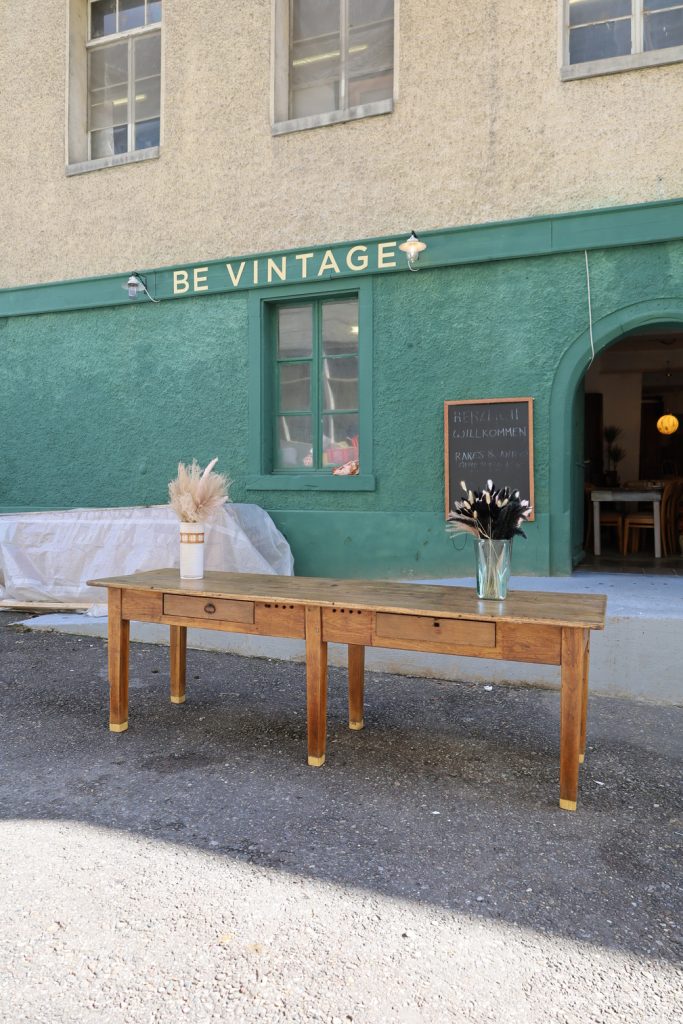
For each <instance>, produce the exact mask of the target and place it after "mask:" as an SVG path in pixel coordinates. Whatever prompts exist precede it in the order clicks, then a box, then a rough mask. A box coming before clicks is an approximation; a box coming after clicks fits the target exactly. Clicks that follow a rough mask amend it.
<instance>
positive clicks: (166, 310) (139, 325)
mask: <svg viewBox="0 0 683 1024" xmlns="http://www.w3.org/2000/svg"><path fill="white" fill-rule="evenodd" d="M590 268H591V285H592V298H593V315H594V320H595V337H596V348H598V350H599V348H600V347H604V346H606V345H607V344H609V343H610V342H611V341H612V340H614V339H615V338H616V337H618V335H619V334H620V333H622V332H623V331H624V330H627V329H631V328H632V327H634V326H637V325H638V324H639V323H646V322H655V321H657V320H665V319H668V320H672V319H674V320H678V319H683V242H681V241H669V242H658V243H655V244H650V245H638V246H621V247H619V248H614V249H609V250H604V251H600V250H594V251H592V252H591V254H590ZM371 280H372V287H373V334H374V337H373V346H374V350H373V373H374V473H375V476H376V488H375V490H371V491H363V492H327V491H321V492H309V491H306V492H299V491H291V490H290V491H276V490H267V491H265V490H264V491H255V490H247V489H246V480H247V478H248V475H249V470H248V450H249V444H250V440H251V439H250V436H249V430H248V398H247V395H248V355H249V353H248V334H249V332H248V308H249V307H248V293H247V292H235V293H232V294H230V293H225V294H216V295H206V296H198V297H194V298H188V299H183V300H180V299H176V300H173V301H169V302H162V303H160V304H158V305H152V304H151V303H148V302H144V303H140V302H138V303H136V304H132V303H131V304H129V305H123V306H116V307H112V306H108V307H103V308H96V309H81V310H77V311H66V312H54V313H44V314H41V315H22V316H8V317H6V318H4V319H2V318H0V351H1V353H2V355H1V358H2V363H1V365H2V391H1V394H2V404H1V406H0V437H1V438H2V445H1V446H0V506H2V507H4V508H5V509H6V510H9V509H11V508H45V507H71V506H78V505H91V506H106V505H127V504H144V503H155V502H162V501H164V500H165V497H166V484H167V481H168V480H169V479H170V477H171V476H172V475H173V474H174V471H175V466H176V463H177V461H178V460H179V459H183V460H189V459H191V458H192V457H193V456H194V457H196V458H197V459H198V460H199V461H200V462H205V461H207V460H208V459H209V458H211V457H212V456H214V455H218V456H219V458H220V463H219V468H220V469H222V470H223V471H225V472H228V473H229V474H230V476H231V477H232V478H233V480H234V485H233V488H232V496H233V498H234V499H235V500H236V501H255V502H258V503H259V504H261V505H263V506H264V507H265V508H267V509H268V510H269V511H270V512H271V514H272V515H273V518H274V519H275V521H276V522H277V524H278V525H279V526H280V528H281V529H282V530H283V532H284V533H285V534H286V536H287V537H288V539H289V541H290V543H291V545H292V547H293V549H294V553H295V558H296V568H297V571H298V572H299V573H307V574H319V575H339V576H350V575H359V576H362V575H370V576H371V575H378V576H382V575H386V576H411V575H412V576H416V577H429V576H446V575H451V574H452V575H458V574H467V573H471V563H472V553H471V547H470V543H471V542H469V541H468V542H467V543H465V541H464V540H463V539H460V540H459V541H457V542H456V543H453V541H452V540H451V539H449V538H447V537H446V535H445V533H444V529H443V401H444V400H445V399H459V398H461V399H471V398H487V397H505V396H525V395H530V396H532V397H533V398H534V411H535V418H534V435H535V453H534V458H535V487H536V508H537V520H536V522H535V523H533V524H531V525H530V526H529V531H528V532H529V539H528V541H526V542H524V541H519V542H516V543H515V552H514V569H515V571H516V572H518V573H527V572H528V573H535V574H546V573H548V572H549V571H553V572H556V573H557V572H568V571H570V569H571V553H572V497H571V496H572V473H573V471H572V469H571V462H572V458H575V455H574V452H573V446H572V428H571V424H572V412H573V404H574V395H575V392H576V387H577V384H578V382H579V380H580V378H581V375H582V373H583V372H584V370H585V367H586V366H587V363H588V359H589V356H590V349H589V342H588V336H587V302H586V278H585V264H584V255H583V251H581V252H569V253H562V254H556V255H537V256H530V257H527V258H516V259H508V260H500V259H498V260H494V261H491V262H480V263H476V264H470V265H460V266H447V267H441V268H435V269H430V268H428V267H424V269H422V270H420V271H419V272H418V273H415V274H411V273H408V272H403V273H391V274H385V275H375V276H373V277H372V278H371ZM0 298H1V296H0ZM1 308H2V306H1V304H0V309H1ZM502 482H503V481H501V483H502ZM473 483H475V484H480V483H481V482H480V481H473ZM575 489H576V488H575V481H574V491H575ZM575 532H576V531H575ZM574 540H576V537H574Z"/></svg>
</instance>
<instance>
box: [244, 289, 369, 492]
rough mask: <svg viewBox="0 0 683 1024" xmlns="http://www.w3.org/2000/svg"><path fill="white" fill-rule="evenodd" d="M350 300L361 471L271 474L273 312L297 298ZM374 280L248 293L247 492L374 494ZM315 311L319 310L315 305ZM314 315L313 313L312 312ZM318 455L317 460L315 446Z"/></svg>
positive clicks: (284, 472) (304, 300)
mask: <svg viewBox="0 0 683 1024" xmlns="http://www.w3.org/2000/svg"><path fill="white" fill-rule="evenodd" d="M345 296H354V297H357V299H358V340H359V344H358V377H359V383H358V402H359V409H360V414H359V433H360V462H361V466H360V469H361V471H360V473H359V474H358V476H334V474H333V473H332V469H331V468H324V469H312V470H308V471H305V472H301V473H297V472H292V471H281V472H276V471H274V451H273V441H274V430H273V422H274V404H273V403H274V373H275V360H274V358H273V353H272V340H271V339H272V338H273V337H274V331H275V317H276V315H277V308H278V306H281V305H283V304H285V303H295V302H296V301H297V300H298V301H300V302H302V303H306V302H320V301H324V300H325V299H341V298H343V297H345ZM372 298H373V282H372V279H370V278H363V279H361V280H358V281H352V282H349V281H348V280H345V281H331V280H324V281H319V282H312V283H310V284H298V285H292V286H288V287H283V288H278V289H277V293H276V294H273V290H272V289H259V290H254V291H252V292H250V294H249V307H248V308H249V328H248V330H249V441H248V444H249V452H248V467H249V476H248V478H247V482H246V484H247V490H250V491H292V490H296V491H299V490H301V491H374V490H375V487H376V482H375V476H374V471H373V437H372V428H373V410H372V396H373V386H372V367H373V358H372V350H373V314H372ZM317 308H318V310H319V309H320V306H319V305H318V307H317ZM316 316H317V314H316ZM315 447H316V456H318V452H317V446H315Z"/></svg>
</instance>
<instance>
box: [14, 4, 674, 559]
mask: <svg viewBox="0 0 683 1024" xmlns="http://www.w3.org/2000/svg"><path fill="white" fill-rule="evenodd" d="M682 62H683V2H682V3H671V2H668V0H667V2H664V0H572V2H569V0H558V2H555V0H525V2H523V3H522V4H514V5H513V4H509V3H504V2H503V0H498V2H491V3H487V4H481V3H475V2H473V0H463V2H458V3H452V2H450V3H446V2H437V3H426V2H425V0H393V2H392V0H366V2H363V3H361V2H360V0H272V2H271V0H252V2H250V3H238V2H234V3H233V2H225V3H221V4H215V3H209V2H206V0H202V2H198V3H193V4H186V3H182V2H181V0H163V2H162V0H145V2H143V0H42V2H32V3H29V4H26V3H19V0H7V2H6V3H4V4H3V5H2V6H1V7H0V67H1V68H2V72H3V76H2V79H3V92H4V103H3V104H2V105H0V137H2V139H4V140H5V142H4V145H3V147H2V153H1V154H0V161H1V165H2V180H3V183H4V186H5V187H4V188H3V190H2V193H1V194H0V215H1V223H2V225H3V236H4V237H3V241H4V244H3V246H2V253H1V254H0V344H1V345H2V361H1V363H0V365H1V366H2V378H3V380H2V408H1V410H0V422H1V424H2V437H3V446H2V452H1V454H0V506H1V507H2V508H3V509H4V510H7V511H9V510H16V509H19V508H21V509H38V508H55V507H65V506H73V505H92V506H102V505H127V504H136V503H153V502H159V501H163V500H165V486H166V482H167V481H168V480H169V479H170V478H171V476H172V475H173V473H174V469H175V466H176V464H177V461H178V460H179V459H183V460H188V459H191V458H192V457H196V458H197V459H198V460H200V461H208V459H209V458H211V457H213V456H214V455H218V456H219V458H220V468H222V469H223V471H225V472H227V473H229V475H230V476H231V477H232V479H233V481H234V483H233V487H232V492H231V493H232V497H233V498H234V499H235V500H237V501H254V502H257V503H259V504H261V505H263V507H265V508H266V509H268V511H269V512H270V513H271V515H272V516H273V518H274V519H275V521H276V523H277V524H278V525H279V526H280V528H281V529H282V530H283V532H284V533H285V535H286V536H287V538H288V539H289V541H290V543H291V545H292V548H293V550H294V554H295V560H296V568H297V571H298V572H299V573H311V574H319V575H359V576H362V575H376V576H382V575H394V576H397V575H402V576H417V577H426V576H443V575H454V574H457V573H459V572H467V571H469V569H470V561H471V553H470V552H469V550H460V548H461V545H460V544H458V545H453V543H452V542H451V541H450V540H449V539H448V538H447V537H446V536H445V532H444V525H443V524H444V507H443V506H444V454H443V445H444V437H443V434H444V430H443V403H444V402H445V401H454V400H461V401H464V400H477V399H489V398H505V397H519V396H528V397H531V398H533V400H534V406H533V407H534V432H533V458H534V501H535V507H536V518H535V521H534V523H533V524H532V525H531V526H530V528H529V538H528V540H527V542H526V543H525V544H521V545H519V547H518V548H517V549H516V552H515V568H516V570H517V571H520V572H521V571H526V572H530V573H538V574H547V573H566V572H569V571H571V568H572V564H573V562H574V561H575V559H576V557H577V554H578V552H579V551H580V549H581V546H582V540H583V528H582V502H583V477H582V470H581V463H582V459H583V406H582V401H583V378H584V375H585V373H586V370H587V369H588V367H589V364H590V363H591V360H592V358H593V355H594V354H599V353H600V352H601V351H602V350H603V349H606V348H608V347H609V346H610V345H612V344H613V343H614V342H615V341H617V340H618V339H619V338H621V337H623V336H624V335H625V334H627V333H629V332H635V331H641V332H642V331H643V330H644V329H651V328H652V327H653V325H662V326H663V327H666V328H667V329H669V328H671V327H672V326H675V325H683V200H682V199H681V198H680V197H681V196H683V169H682V168H681V161H680V157H679V154H680V151H681V143H683V122H682V119H681V113H680V106H681V104H680V96H681V85H682V83H683V77H682V76H683V63H682ZM413 228H414V229H415V230H416V231H417V233H418V235H419V236H420V238H421V239H422V240H423V241H424V242H425V243H426V246H427V248H426V250H425V251H424V252H422V253H421V255H420V258H419V261H418V263H417V264H416V267H415V268H414V271H411V270H410V269H409V267H408V264H407V261H406V257H405V254H404V253H403V252H402V251H401V250H400V248H399V246H400V244H402V243H403V242H404V241H405V239H406V237H407V235H408V234H409V233H410V231H411V230H412V229H413ZM134 272H136V273H137V274H138V275H139V277H138V280H140V281H141V283H142V284H144V285H145V289H146V290H142V289H137V291H138V295H137V297H136V298H135V299H133V298H129V293H128V290H127V288H126V285H127V282H128V279H129V278H130V276H131V275H132V274H133V273H134ZM134 290H135V289H134ZM152 299H154V301H151V300H152ZM589 300H590V301H589ZM681 329H682V330H683V326H682V327H681ZM347 460H352V461H353V460H357V461H358V463H359V473H358V475H356V476H337V475H334V474H333V473H332V468H333V467H334V466H336V465H339V464H340V463H342V462H345V461H347ZM468 482H469V483H471V484H473V485H475V486H479V485H480V484H481V483H483V481H478V480H473V481H468ZM500 482H501V483H503V482H504V481H500Z"/></svg>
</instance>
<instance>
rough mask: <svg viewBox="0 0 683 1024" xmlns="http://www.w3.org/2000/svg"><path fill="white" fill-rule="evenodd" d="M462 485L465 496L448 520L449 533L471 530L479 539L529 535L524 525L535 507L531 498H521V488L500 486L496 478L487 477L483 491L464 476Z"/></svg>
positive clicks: (457, 503) (501, 538)
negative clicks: (476, 488) (473, 489)
mask: <svg viewBox="0 0 683 1024" xmlns="http://www.w3.org/2000/svg"><path fill="white" fill-rule="evenodd" d="M460 486H461V487H462V489H463V491H464V492H465V497H464V498H463V499H462V500H461V501H455V502H453V509H454V511H453V512H451V513H450V514H449V516H448V520H447V522H446V529H447V530H448V531H449V533H471V534H472V536H473V537H475V538H476V539H477V540H512V538H513V537H518V536H519V537H526V534H525V532H524V530H523V529H522V528H521V527H522V523H525V522H526V521H527V520H528V519H529V517H530V516H531V513H532V512H533V509H532V507H531V505H530V504H529V502H528V501H523V500H521V499H520V497H519V491H511V490H510V488H509V487H501V488H499V489H496V488H495V487H494V485H493V480H487V482H486V487H485V488H484V489H483V490H482V491H472V490H470V489H469V488H468V487H467V484H466V483H465V481H464V480H463V481H461V483H460Z"/></svg>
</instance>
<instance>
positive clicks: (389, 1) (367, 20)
mask: <svg viewBox="0 0 683 1024" xmlns="http://www.w3.org/2000/svg"><path fill="white" fill-rule="evenodd" d="M628 2H629V3H630V0H628ZM388 18H390V19H391V20H392V21H393V18H394V0H349V25H350V26H351V28H353V27H354V25H371V24H372V23H373V22H375V21H385V20H387V19H388Z"/></svg>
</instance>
